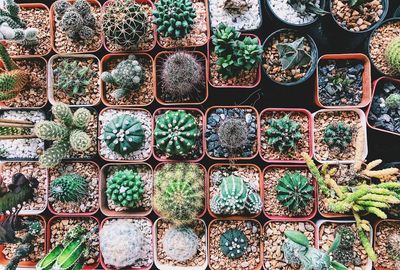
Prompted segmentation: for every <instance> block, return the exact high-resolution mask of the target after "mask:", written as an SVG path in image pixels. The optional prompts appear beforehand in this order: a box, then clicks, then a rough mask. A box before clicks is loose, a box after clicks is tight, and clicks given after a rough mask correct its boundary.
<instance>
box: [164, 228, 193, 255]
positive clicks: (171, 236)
mask: <svg viewBox="0 0 400 270" xmlns="http://www.w3.org/2000/svg"><path fill="white" fill-rule="evenodd" d="M199 242H200V240H199V238H198V237H197V235H196V233H195V232H194V230H193V229H192V228H190V227H187V226H178V227H176V226H174V227H172V228H170V229H168V230H167V231H166V233H165V235H164V237H163V239H162V247H163V251H164V252H165V254H166V255H167V256H168V257H169V258H171V259H172V260H174V261H178V262H184V261H187V260H190V259H191V258H193V257H194V256H195V255H196V254H197V250H198V248H199Z"/></svg>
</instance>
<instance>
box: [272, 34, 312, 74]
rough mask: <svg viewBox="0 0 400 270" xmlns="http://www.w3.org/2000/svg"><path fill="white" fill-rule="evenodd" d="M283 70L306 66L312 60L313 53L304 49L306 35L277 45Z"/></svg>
mask: <svg viewBox="0 0 400 270" xmlns="http://www.w3.org/2000/svg"><path fill="white" fill-rule="evenodd" d="M276 48H277V49H278V54H279V61H280V62H281V65H282V70H287V69H291V68H294V67H299V66H306V65H308V64H309V63H310V62H311V55H309V54H308V53H307V52H306V51H305V50H304V37H301V38H299V39H296V40H295V41H293V42H289V43H278V44H277V45H276Z"/></svg>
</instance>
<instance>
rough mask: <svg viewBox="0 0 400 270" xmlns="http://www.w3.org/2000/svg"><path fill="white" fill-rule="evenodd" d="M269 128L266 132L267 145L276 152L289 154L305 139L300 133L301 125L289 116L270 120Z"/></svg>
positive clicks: (268, 121)
mask: <svg viewBox="0 0 400 270" xmlns="http://www.w3.org/2000/svg"><path fill="white" fill-rule="evenodd" d="M267 123H268V124H269V127H268V128H267V129H266V131H265V136H266V137H267V143H268V144H269V145H271V146H272V147H273V148H274V150H275V151H278V152H280V153H288V152H290V151H295V150H296V148H297V143H298V142H299V141H300V139H301V138H302V137H303V136H302V134H301V132H300V124H299V123H297V122H296V121H293V120H291V119H290V118H289V114H286V115H285V116H284V117H282V118H279V119H268V120H267Z"/></svg>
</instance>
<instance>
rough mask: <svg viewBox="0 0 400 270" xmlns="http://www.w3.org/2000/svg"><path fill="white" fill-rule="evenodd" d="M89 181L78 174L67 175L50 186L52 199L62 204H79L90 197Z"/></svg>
mask: <svg viewBox="0 0 400 270" xmlns="http://www.w3.org/2000/svg"><path fill="white" fill-rule="evenodd" d="M88 190H89V185H88V181H87V180H86V179H85V178H84V177H82V176H81V175H78V174H66V175H62V176H60V177H58V178H56V179H54V180H53V181H52V182H51V184H50V197H51V198H53V199H54V200H56V201H60V202H79V201H81V200H82V199H83V198H84V197H85V196H86V195H88Z"/></svg>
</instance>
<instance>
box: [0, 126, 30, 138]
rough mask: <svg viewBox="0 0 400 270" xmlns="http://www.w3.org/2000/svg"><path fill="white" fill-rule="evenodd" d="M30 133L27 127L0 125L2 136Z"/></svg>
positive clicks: (0, 134)
mask: <svg viewBox="0 0 400 270" xmlns="http://www.w3.org/2000/svg"><path fill="white" fill-rule="evenodd" d="M27 134H29V129H27V128H17V127H0V136H4V135H7V136H8V135H27Z"/></svg>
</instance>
